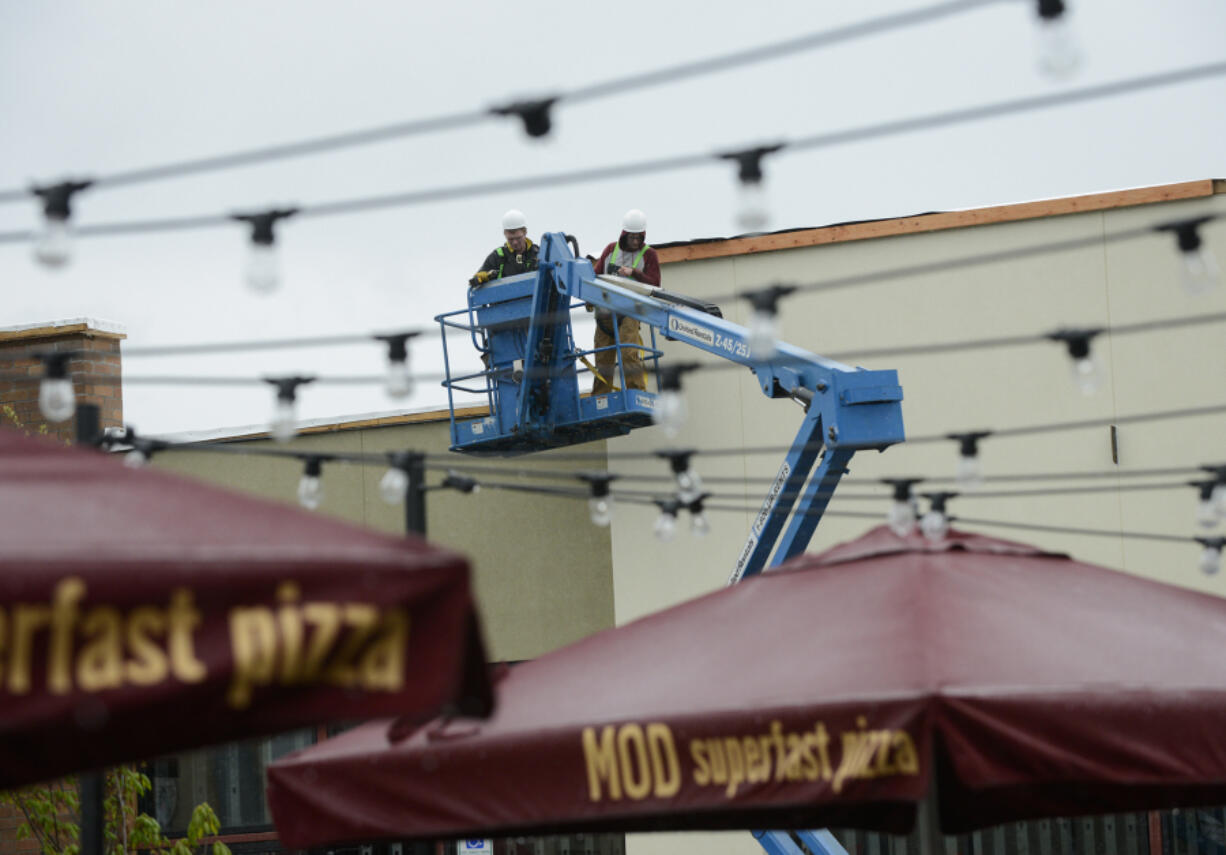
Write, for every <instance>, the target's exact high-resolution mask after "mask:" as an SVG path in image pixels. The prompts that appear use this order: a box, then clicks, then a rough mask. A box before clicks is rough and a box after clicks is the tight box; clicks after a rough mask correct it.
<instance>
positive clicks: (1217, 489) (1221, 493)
mask: <svg viewBox="0 0 1226 855" xmlns="http://www.w3.org/2000/svg"><path fill="white" fill-rule="evenodd" d="M1209 501H1211V502H1213V506H1214V507H1215V508H1217V512H1218V516H1222V517H1226V484H1215V485H1214V487H1213V493H1212V494H1211V495H1210V496H1209Z"/></svg>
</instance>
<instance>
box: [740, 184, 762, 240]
mask: <svg viewBox="0 0 1226 855" xmlns="http://www.w3.org/2000/svg"><path fill="white" fill-rule="evenodd" d="M769 222H770V214H769V212H768V209H767V204H766V190H765V189H764V188H763V186H762V182H761V181H760V180H759V181H740V182H738V184H737V202H736V225H737V228H739V229H741V230H743V231H746V232H760V231H762V230H763V229H765V228H766V224H767V223H769Z"/></svg>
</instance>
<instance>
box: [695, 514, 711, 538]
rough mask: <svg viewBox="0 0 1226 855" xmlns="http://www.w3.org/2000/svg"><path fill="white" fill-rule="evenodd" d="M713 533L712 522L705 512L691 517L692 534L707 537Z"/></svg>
mask: <svg viewBox="0 0 1226 855" xmlns="http://www.w3.org/2000/svg"><path fill="white" fill-rule="evenodd" d="M710 533H711V521H710V520H708V519H707V514H706V512H705V511H699V512H698V513H696V514H691V515H690V534H692V535H694V536H695V537H706V536H707V535H708V534H710Z"/></svg>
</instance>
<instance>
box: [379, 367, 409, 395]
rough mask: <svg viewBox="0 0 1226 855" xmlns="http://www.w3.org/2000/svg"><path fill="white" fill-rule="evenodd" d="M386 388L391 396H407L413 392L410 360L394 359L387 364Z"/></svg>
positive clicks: (384, 386)
mask: <svg viewBox="0 0 1226 855" xmlns="http://www.w3.org/2000/svg"><path fill="white" fill-rule="evenodd" d="M383 388H384V390H385V391H386V392H387V396H388V397H389V398H407V397H408V396H409V395H411V394H413V378H412V377H411V376H410V375H409V363H408V360H404V359H394V360H392V361H391V362H389V363H388V364H387V377H386V379H385V380H384V385H383Z"/></svg>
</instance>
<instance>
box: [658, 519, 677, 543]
mask: <svg viewBox="0 0 1226 855" xmlns="http://www.w3.org/2000/svg"><path fill="white" fill-rule="evenodd" d="M653 531H654V532H655V535H656V538H658V539H659V540H661V541H663V542H665V543H668V541H670V540H672V539H673V537H674V536H676V534H677V517H676V515H675V514H670V513H667V512H665V511H661V512H660V515H659V516H658V517H656V524H655V526H654V527H653Z"/></svg>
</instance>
